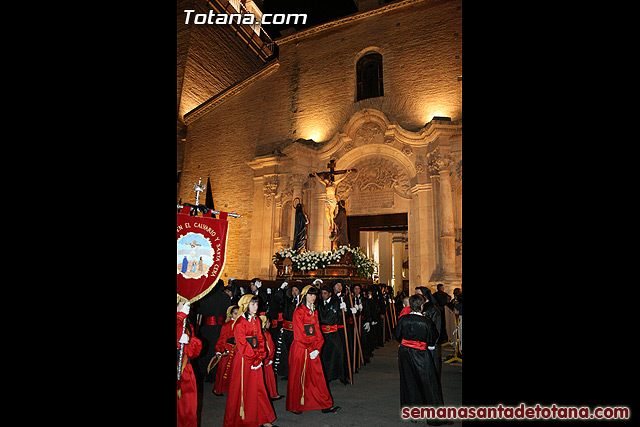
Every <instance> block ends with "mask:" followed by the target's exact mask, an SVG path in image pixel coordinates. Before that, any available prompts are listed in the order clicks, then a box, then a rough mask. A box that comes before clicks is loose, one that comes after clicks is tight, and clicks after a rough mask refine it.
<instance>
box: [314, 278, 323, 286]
mask: <svg viewBox="0 0 640 427" xmlns="http://www.w3.org/2000/svg"><path fill="white" fill-rule="evenodd" d="M318 282H320V283H322V279H316V280H314V281H313V285H314V286H315V285H317V284H318Z"/></svg>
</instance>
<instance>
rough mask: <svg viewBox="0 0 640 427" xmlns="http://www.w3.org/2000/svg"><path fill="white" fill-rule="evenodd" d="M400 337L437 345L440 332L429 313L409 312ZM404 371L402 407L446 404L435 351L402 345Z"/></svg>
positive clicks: (400, 327)
mask: <svg viewBox="0 0 640 427" xmlns="http://www.w3.org/2000/svg"><path fill="white" fill-rule="evenodd" d="M395 332H396V333H395V335H396V339H397V340H398V342H402V340H403V339H406V340H412V341H422V342H426V343H427V344H428V345H430V346H434V345H436V343H437V341H438V331H437V329H436V326H435V325H434V323H433V322H432V321H431V319H429V318H428V317H425V316H420V315H418V314H408V315H406V316H402V317H401V318H400V319H398V325H397V326H396V331H395ZM398 368H399V370H400V406H442V405H443V400H442V390H441V389H440V384H439V381H438V374H437V372H436V361H434V360H433V357H432V356H431V352H430V351H428V350H419V349H416V348H410V347H407V346H404V345H400V347H399V348H398Z"/></svg>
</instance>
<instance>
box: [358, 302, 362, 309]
mask: <svg viewBox="0 0 640 427" xmlns="http://www.w3.org/2000/svg"><path fill="white" fill-rule="evenodd" d="M358 310H360V311H362V303H360V304H358Z"/></svg>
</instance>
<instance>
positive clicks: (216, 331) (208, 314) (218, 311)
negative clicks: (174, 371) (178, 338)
mask: <svg viewBox="0 0 640 427" xmlns="http://www.w3.org/2000/svg"><path fill="white" fill-rule="evenodd" d="M223 289H224V282H223V281H222V280H220V279H218V282H217V283H216V285H215V286H214V287H213V289H212V290H211V291H210V292H209V293H208V294H207V295H205V296H204V297H203V298H202V299H200V300H199V301H198V308H197V310H196V313H197V314H200V315H201V316H202V317H201V318H200V329H199V331H198V338H200V340H201V341H202V351H201V352H200V356H199V357H198V358H197V359H196V360H197V366H198V370H199V372H200V374H201V375H202V376H204V378H205V381H207V382H215V375H216V370H215V369H213V370H211V372H209V374H207V365H208V364H209V361H210V360H211V358H212V357H213V356H214V355H215V354H216V351H215V346H216V343H217V342H218V338H220V331H221V330H222V325H224V322H225V320H226V317H227V308H228V307H229V306H230V305H231V299H230V298H229V295H227V293H226V292H224V291H223Z"/></svg>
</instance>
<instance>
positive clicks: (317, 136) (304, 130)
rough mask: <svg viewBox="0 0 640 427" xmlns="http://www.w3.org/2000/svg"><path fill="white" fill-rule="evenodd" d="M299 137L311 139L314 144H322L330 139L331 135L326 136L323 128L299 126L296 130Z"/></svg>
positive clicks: (312, 125) (311, 125)
mask: <svg viewBox="0 0 640 427" xmlns="http://www.w3.org/2000/svg"><path fill="white" fill-rule="evenodd" d="M298 132H299V135H300V137H301V138H303V139H313V140H314V141H315V142H324V141H326V140H328V139H330V138H331V136H332V135H327V132H326V130H325V129H324V128H323V127H320V126H317V125H315V124H310V125H308V126H304V125H301V126H300V127H299V129H298Z"/></svg>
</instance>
